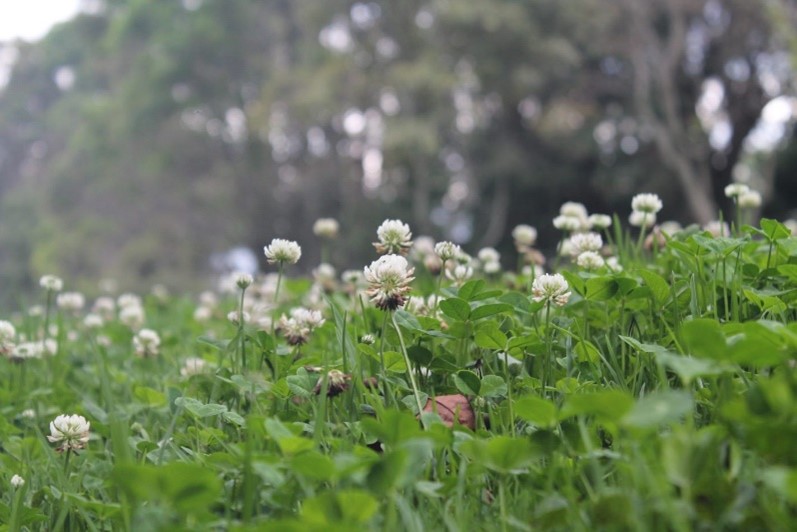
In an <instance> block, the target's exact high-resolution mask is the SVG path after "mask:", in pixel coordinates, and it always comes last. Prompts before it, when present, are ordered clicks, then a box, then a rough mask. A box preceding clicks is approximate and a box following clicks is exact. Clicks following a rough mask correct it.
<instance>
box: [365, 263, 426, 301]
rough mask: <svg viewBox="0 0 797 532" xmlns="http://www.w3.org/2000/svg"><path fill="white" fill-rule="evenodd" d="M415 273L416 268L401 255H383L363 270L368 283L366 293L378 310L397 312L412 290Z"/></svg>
mask: <svg viewBox="0 0 797 532" xmlns="http://www.w3.org/2000/svg"><path fill="white" fill-rule="evenodd" d="M413 273H415V268H411V267H410V266H409V264H408V263H407V259H405V258H404V257H402V256H401V255H395V254H390V255H383V256H381V257H379V258H378V259H377V260H375V261H373V262H372V263H371V265H370V266H366V267H365V268H364V270H363V274H364V275H365V281H366V282H367V283H368V288H367V290H366V292H365V293H366V294H368V296H369V297H370V298H371V301H372V302H373V303H374V304H375V305H376V306H377V307H378V308H380V309H382V310H396V309H397V308H399V307H403V306H404V303H405V302H406V297H407V294H408V293H409V292H410V290H411V289H412V288H411V287H410V283H411V282H412V281H413V280H414V279H415V277H413Z"/></svg>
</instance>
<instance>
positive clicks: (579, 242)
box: [569, 233, 603, 257]
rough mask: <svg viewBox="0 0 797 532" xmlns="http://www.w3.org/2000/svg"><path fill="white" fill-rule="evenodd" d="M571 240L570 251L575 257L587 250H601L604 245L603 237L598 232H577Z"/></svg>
mask: <svg viewBox="0 0 797 532" xmlns="http://www.w3.org/2000/svg"><path fill="white" fill-rule="evenodd" d="M569 241H570V248H569V252H570V254H571V255H572V256H574V257H577V256H578V255H581V254H582V253H584V252H585V251H599V250H600V249H601V248H602V247H603V239H602V238H601V235H599V234H598V233H576V234H574V235H573V236H571V237H570V239H569Z"/></svg>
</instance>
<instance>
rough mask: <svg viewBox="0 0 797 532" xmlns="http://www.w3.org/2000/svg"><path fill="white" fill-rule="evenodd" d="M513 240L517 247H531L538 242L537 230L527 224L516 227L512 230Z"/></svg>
mask: <svg viewBox="0 0 797 532" xmlns="http://www.w3.org/2000/svg"><path fill="white" fill-rule="evenodd" d="M512 238H513V239H514V240H515V246H518V247H531V246H533V245H534V243H535V242H537V230H536V229H535V228H534V227H532V226H530V225H527V224H520V225H516V226H515V228H514V229H512Z"/></svg>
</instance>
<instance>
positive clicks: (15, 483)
mask: <svg viewBox="0 0 797 532" xmlns="http://www.w3.org/2000/svg"><path fill="white" fill-rule="evenodd" d="M24 485H25V479H24V478H22V477H21V476H19V475H14V476H13V477H11V487H12V488H19V487H20V486H24Z"/></svg>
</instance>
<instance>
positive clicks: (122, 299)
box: [116, 293, 141, 309]
mask: <svg viewBox="0 0 797 532" xmlns="http://www.w3.org/2000/svg"><path fill="white" fill-rule="evenodd" d="M116 305H117V306H118V307H119V308H120V309H123V308H127V307H140V306H141V298H140V297H139V296H137V295H136V294H131V293H125V294H122V295H121V296H119V297H118V298H117V299H116Z"/></svg>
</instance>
